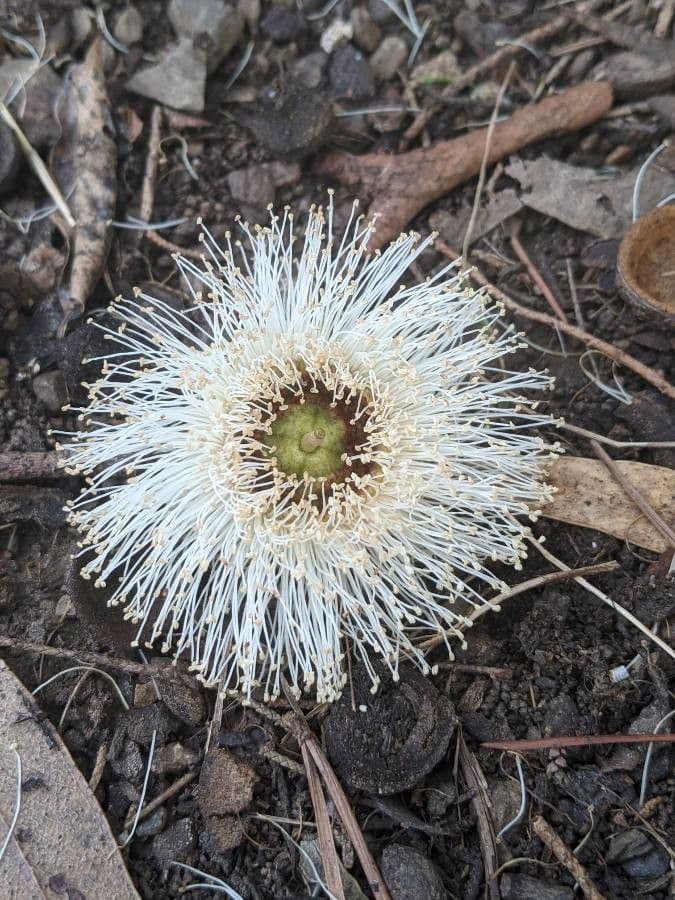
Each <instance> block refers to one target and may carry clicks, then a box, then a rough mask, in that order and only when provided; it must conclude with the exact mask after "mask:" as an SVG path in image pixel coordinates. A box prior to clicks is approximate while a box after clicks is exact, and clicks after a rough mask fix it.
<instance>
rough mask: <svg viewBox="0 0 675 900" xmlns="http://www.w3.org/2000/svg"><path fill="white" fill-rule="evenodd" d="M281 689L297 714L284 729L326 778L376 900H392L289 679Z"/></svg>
mask: <svg viewBox="0 0 675 900" xmlns="http://www.w3.org/2000/svg"><path fill="white" fill-rule="evenodd" d="M281 685H282V687H283V689H284V693H285V694H286V699H287V700H288V703H289V705H290V707H291V709H292V710H293V712H294V714H295V715H294V716H293V717H292V718H289V717H286V718H285V719H284V725H287V727H288V728H289V730H291V731H292V733H293V735H294V737H295V739H296V740H297V742H298V743H299V744H300V746H301V747H302V746H304V745H306V746H307V750H308V751H309V753H310V755H311V757H312V760H313V762H314V764H315V765H316V767H317V769H318V770H319V774H320V775H321V777H322V778H323V783H324V784H325V785H326V790H327V791H328V793H329V795H330V798H331V800H332V801H333V803H334V805H335V808H336V810H337V812H338V815H339V816H340V819H341V820H342V824H343V825H344V827H345V830H346V831H347V834H348V836H349V839H350V841H351V842H352V845H353V847H354V850H355V851H356V855H357V856H358V858H359V862H360V863H361V867H362V869H363V871H364V874H365V876H366V878H367V879H368V884H369V886H370V889H371V891H372V892H373V894H374V895H375V897H376V898H377V900H391V896H390V894H389V891H388V890H387V886H386V884H385V882H384V879H383V878H382V875H381V874H380V870H379V869H378V867H377V863H376V862H375V860H374V859H373V856H372V854H371V852H370V849H369V847H368V844H367V843H366V839H365V838H364V836H363V832H362V831H361V827H360V826H359V823H358V821H357V819H356V816H355V815H354V811H353V810H352V808H351V805H350V803H349V800H348V799H347V795H346V794H345V792H344V790H343V788H342V785H341V784H340V782H339V781H338V779H337V776H336V775H335V772H334V771H333V768H332V766H331V764H330V763H329V762H328V760H327V758H326V756H325V755H324V752H323V750H322V749H321V747H320V746H319V742H318V741H317V739H316V738H315V737H314V734H313V732H312V730H311V729H310V727H309V725H308V724H307V720H306V719H305V716H304V713H303V712H302V710H301V709H300V706H299V705H298V703H297V701H296V699H295V697H294V696H293V694H292V693H291V690H290V687H289V685H288V682H287V681H286V679H285V678H284V677H283V675H282V677H281Z"/></svg>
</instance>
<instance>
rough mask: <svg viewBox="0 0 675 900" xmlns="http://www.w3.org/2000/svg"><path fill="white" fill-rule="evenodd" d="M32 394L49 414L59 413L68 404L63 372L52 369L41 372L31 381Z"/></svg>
mask: <svg viewBox="0 0 675 900" xmlns="http://www.w3.org/2000/svg"><path fill="white" fill-rule="evenodd" d="M33 393H34V394H35V396H36V397H37V399H38V400H39V401H40V403H44V405H45V407H46V408H47V410H48V411H49V412H50V413H59V412H61V410H62V408H63V407H64V406H65V405H66V403H68V388H67V387H66V380H65V378H64V377H63V372H61V371H60V370H59V369H54V370H53V371H52V372H42V373H41V374H40V375H36V376H35V378H34V379H33Z"/></svg>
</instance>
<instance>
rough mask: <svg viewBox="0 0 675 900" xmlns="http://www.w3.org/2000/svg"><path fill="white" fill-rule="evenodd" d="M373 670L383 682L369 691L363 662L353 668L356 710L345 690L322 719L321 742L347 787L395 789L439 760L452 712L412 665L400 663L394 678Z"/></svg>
mask: <svg viewBox="0 0 675 900" xmlns="http://www.w3.org/2000/svg"><path fill="white" fill-rule="evenodd" d="M378 671H379V672H381V677H382V681H381V683H380V686H379V688H378V691H377V693H376V694H374V695H373V694H372V693H371V680H370V676H369V675H368V673H367V672H366V670H365V667H363V666H361V665H359V666H357V667H356V668H355V669H354V672H353V678H352V683H353V689H354V698H355V702H356V710H354V709H353V708H352V703H351V697H350V696H349V694H350V692H345V694H343V696H342V697H341V698H340V699H339V700H338V701H337V703H335V704H334V705H333V708H332V709H331V712H330V715H329V716H328V718H327V719H326V722H325V735H326V747H327V749H328V755H329V756H330V759H331V762H332V763H333V765H334V766H335V767H336V768H337V770H338V772H339V774H340V776H341V777H342V778H343V779H344V781H346V782H347V784H348V785H349V786H350V787H352V788H358V789H361V790H365V791H369V792H370V793H373V794H396V793H398V792H399V791H403V790H406V789H407V788H410V787H413V785H415V784H417V783H418V782H419V781H420V779H421V778H422V777H423V776H424V775H426V774H427V772H430V771H431V769H433V768H434V766H435V765H436V764H437V763H438V762H439V761H440V760H441V758H442V757H443V755H444V754H445V752H446V750H447V746H448V743H449V741H450V738H451V737H452V734H453V732H454V730H455V725H456V716H455V712H454V708H453V706H452V704H451V703H450V701H449V700H448V699H447V697H445V696H443V695H442V694H441V693H439V691H437V690H436V688H435V687H434V686H433V685H432V683H431V682H430V681H429V680H428V679H427V678H425V677H424V676H423V675H422V674H421V673H420V672H418V671H417V670H415V669H413V668H411V667H409V666H404V667H402V668H401V671H400V676H401V680H400V682H398V683H395V682H393V681H392V680H391V678H390V677H388V676H387V675H386V674H385V673H384V670H382V669H379V670H378Z"/></svg>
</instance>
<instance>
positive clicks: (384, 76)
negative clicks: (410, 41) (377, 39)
mask: <svg viewBox="0 0 675 900" xmlns="http://www.w3.org/2000/svg"><path fill="white" fill-rule="evenodd" d="M408 52H409V51H408V46H407V44H406V42H405V41H404V40H403V38H400V37H397V36H396V35H391V36H390V37H386V38H385V39H384V40H383V41H382V43H381V44H380V46H379V47H378V48H377V50H376V51H375V52H374V53H373V55H372V56H371V57H370V70H371V72H372V73H373V75H374V76H375V78H377V79H378V81H389V79H390V78H393V77H394V75H395V74H396V73H397V72H398V70H399V69H400V68H401V67H402V66H403V65H404V64H405V61H406V59H407V58H408Z"/></svg>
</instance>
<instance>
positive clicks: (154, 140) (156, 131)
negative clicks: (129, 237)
mask: <svg viewBox="0 0 675 900" xmlns="http://www.w3.org/2000/svg"><path fill="white" fill-rule="evenodd" d="M161 131H162V107H161V106H159V105H155V106H153V108H152V113H151V114H150V137H149V139H148V155H147V156H146V158H145V172H144V174H143V187H142V188H141V203H140V207H139V212H138V218H139V219H141V220H142V221H143V222H149V221H150V220H151V219H152V210H153V207H154V205H155V183H156V181H157V162H158V160H159V144H160V138H161ZM142 236H143V232H138V234H137V236H136V240H137V241H138V242H140V240H141V238H142Z"/></svg>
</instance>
